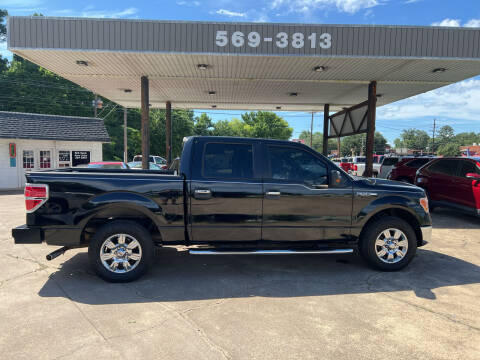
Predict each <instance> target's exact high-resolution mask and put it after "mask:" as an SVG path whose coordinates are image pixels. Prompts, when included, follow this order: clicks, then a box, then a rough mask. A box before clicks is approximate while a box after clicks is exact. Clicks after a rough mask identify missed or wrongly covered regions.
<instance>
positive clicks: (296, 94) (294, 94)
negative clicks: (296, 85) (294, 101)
mask: <svg viewBox="0 0 480 360" xmlns="http://www.w3.org/2000/svg"><path fill="white" fill-rule="evenodd" d="M289 95H290V96H298V93H296V92H291V93H290V94H289Z"/></svg>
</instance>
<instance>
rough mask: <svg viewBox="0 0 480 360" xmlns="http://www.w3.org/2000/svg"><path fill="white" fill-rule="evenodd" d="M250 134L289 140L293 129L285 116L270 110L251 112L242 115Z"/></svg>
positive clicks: (246, 129) (247, 131)
mask: <svg viewBox="0 0 480 360" xmlns="http://www.w3.org/2000/svg"><path fill="white" fill-rule="evenodd" d="M242 120H243V122H244V123H245V124H246V126H245V132H246V133H247V134H249V136H252V137H256V138H266V139H280V140H288V139H290V137H291V136H292V133H293V129H292V128H291V127H290V126H289V125H288V122H286V121H285V120H284V119H283V118H281V117H280V116H278V115H277V114H275V113H274V112H270V111H258V112H249V113H245V114H243V115H242Z"/></svg>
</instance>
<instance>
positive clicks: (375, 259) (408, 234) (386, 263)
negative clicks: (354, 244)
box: [359, 216, 417, 271]
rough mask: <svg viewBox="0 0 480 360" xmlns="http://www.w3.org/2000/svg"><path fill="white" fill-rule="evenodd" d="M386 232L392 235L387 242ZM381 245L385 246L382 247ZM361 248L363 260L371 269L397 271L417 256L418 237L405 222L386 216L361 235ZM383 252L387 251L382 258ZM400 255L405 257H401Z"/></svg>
mask: <svg viewBox="0 0 480 360" xmlns="http://www.w3.org/2000/svg"><path fill="white" fill-rule="evenodd" d="M397 231H400V233H401V234H400V233H399V232H397ZM385 232H386V233H388V234H390V237H389V238H387V240H385V238H386V236H385V235H386V233H385ZM377 240H378V243H377ZM390 240H391V241H390ZM394 240H396V242H395V241H394ZM379 243H380V244H383V245H382V246H380V245H379ZM359 248H360V253H361V254H362V257H363V259H364V260H365V261H366V262H367V263H368V264H369V265H370V266H371V267H373V268H376V269H378V270H382V271H397V270H401V269H403V268H404V267H405V266H407V265H408V264H409V263H410V261H412V259H413V257H414V256H415V252H416V251H417V237H416V235H415V231H414V230H413V229H412V227H411V226H410V225H409V224H408V223H407V222H405V221H404V220H402V219H400V218H397V217H393V216H384V217H381V218H379V219H378V220H375V221H374V222H372V223H371V224H368V227H367V228H366V229H365V231H364V232H363V233H362V235H361V238H360V246H359ZM396 250H398V251H399V252H396ZM383 251H386V252H385V254H384V255H383V256H380V254H382V252H383ZM389 252H392V254H389ZM400 253H402V254H403V256H399V254H400ZM377 254H378V255H377ZM391 256H393V259H392V258H391Z"/></svg>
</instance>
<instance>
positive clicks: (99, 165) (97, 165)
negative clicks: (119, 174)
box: [87, 161, 128, 169]
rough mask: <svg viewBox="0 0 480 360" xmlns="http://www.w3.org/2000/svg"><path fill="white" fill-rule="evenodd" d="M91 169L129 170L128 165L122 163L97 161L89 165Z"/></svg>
mask: <svg viewBox="0 0 480 360" xmlns="http://www.w3.org/2000/svg"><path fill="white" fill-rule="evenodd" d="M87 168H89V169H128V165H127V164H125V163H124V162H121V161H97V162H91V163H89V164H88V165H87Z"/></svg>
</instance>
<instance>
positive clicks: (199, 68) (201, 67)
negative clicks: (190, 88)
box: [197, 64, 208, 70]
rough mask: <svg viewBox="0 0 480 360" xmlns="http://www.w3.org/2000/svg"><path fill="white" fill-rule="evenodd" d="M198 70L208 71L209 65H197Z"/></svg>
mask: <svg viewBox="0 0 480 360" xmlns="http://www.w3.org/2000/svg"><path fill="white" fill-rule="evenodd" d="M197 69H198V70H207V69H208V65H207V64H198V65H197Z"/></svg>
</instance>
